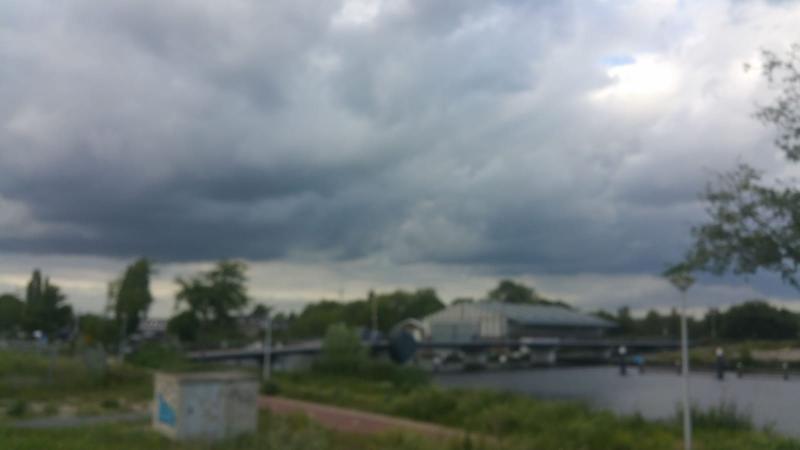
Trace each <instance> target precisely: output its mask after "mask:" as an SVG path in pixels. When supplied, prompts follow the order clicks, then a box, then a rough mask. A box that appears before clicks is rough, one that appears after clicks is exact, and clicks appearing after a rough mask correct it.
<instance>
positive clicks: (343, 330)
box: [312, 324, 429, 389]
mask: <svg viewBox="0 0 800 450" xmlns="http://www.w3.org/2000/svg"><path fill="white" fill-rule="evenodd" d="M312 371H313V372H315V373H316V374H318V375H320V376H338V377H354V378H359V379H366V380H371V381H387V382H390V383H392V385H394V386H396V387H400V388H404V389H407V388H412V387H415V386H421V385H425V384H427V383H428V381H429V376H428V374H427V373H425V372H424V371H422V370H419V369H417V368H414V367H408V366H399V365H397V364H394V363H392V362H390V361H382V360H375V359H372V358H370V357H369V356H368V355H367V352H366V349H365V348H364V346H363V345H362V344H361V339H360V338H359V337H358V334H357V333H356V332H355V331H353V330H351V329H348V328H347V327H346V326H344V325H341V324H339V325H333V326H331V327H330V328H328V332H327V334H326V335H325V340H324V341H323V344H322V353H321V355H320V357H319V359H318V360H317V361H316V362H315V363H314V365H313V366H312Z"/></svg>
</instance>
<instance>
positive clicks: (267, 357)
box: [261, 311, 272, 381]
mask: <svg viewBox="0 0 800 450" xmlns="http://www.w3.org/2000/svg"><path fill="white" fill-rule="evenodd" d="M261 369H262V371H261V381H267V380H269V377H270V375H271V373H272V319H271V318H270V316H269V311H267V314H266V315H265V316H264V360H263V361H262V365H261Z"/></svg>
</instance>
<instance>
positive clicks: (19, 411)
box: [6, 399, 28, 417]
mask: <svg viewBox="0 0 800 450" xmlns="http://www.w3.org/2000/svg"><path fill="white" fill-rule="evenodd" d="M27 412H28V402H26V401H25V400H20V399H17V400H14V401H13V402H11V404H10V405H8V408H6V414H8V416H9V417H22V416H24V415H25V414H26V413H27Z"/></svg>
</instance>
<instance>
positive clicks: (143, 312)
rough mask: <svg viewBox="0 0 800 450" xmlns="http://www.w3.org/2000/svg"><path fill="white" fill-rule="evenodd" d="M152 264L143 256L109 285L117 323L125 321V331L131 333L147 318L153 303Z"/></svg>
mask: <svg viewBox="0 0 800 450" xmlns="http://www.w3.org/2000/svg"><path fill="white" fill-rule="evenodd" d="M152 273H153V268H152V264H151V263H150V261H148V260H147V259H146V258H141V259H139V260H137V261H136V262H134V263H133V264H131V265H130V266H128V267H127V268H126V269H125V273H124V274H123V275H122V276H121V277H120V278H119V279H118V280H116V281H113V282H112V283H111V284H110V285H109V289H108V291H109V299H110V301H111V305H110V306H111V308H112V310H113V311H114V317H115V318H116V320H117V323H120V322H121V321H123V320H124V321H125V324H124V327H125V333H126V334H130V333H133V332H135V331H136V330H137V329H138V328H139V322H140V321H142V320H144V319H146V318H147V312H148V310H149V309H150V305H151V304H152V303H153V296H152V294H150V275H151V274H152Z"/></svg>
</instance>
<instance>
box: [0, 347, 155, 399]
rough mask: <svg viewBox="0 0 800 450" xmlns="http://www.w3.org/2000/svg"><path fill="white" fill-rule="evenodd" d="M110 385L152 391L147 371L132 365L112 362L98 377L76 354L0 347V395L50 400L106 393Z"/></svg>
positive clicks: (144, 394)
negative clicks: (2, 349)
mask: <svg viewBox="0 0 800 450" xmlns="http://www.w3.org/2000/svg"><path fill="white" fill-rule="evenodd" d="M51 371H52V372H51ZM51 373H52V375H53V376H52V378H51V377H50V374H51ZM109 389H113V390H117V391H118V392H127V393H130V394H131V395H133V396H136V397H148V396H149V395H151V394H152V390H151V383H150V375H149V374H148V373H147V372H145V371H142V370H140V369H136V368H133V367H131V366H127V365H111V366H110V367H109V368H108V370H107V371H106V372H105V374H104V376H103V377H101V378H98V377H96V376H94V375H93V373H92V368H91V367H87V365H86V364H84V362H83V361H82V359H81V358H79V357H69V356H63V355H59V356H56V357H52V356H50V355H47V354H39V353H37V352H12V351H0V398H12V399H14V398H16V399H27V400H31V401H33V400H48V401H52V400H56V399H59V398H65V397H74V396H80V397H81V398H91V397H92V396H102V397H105V396H106V395H107V394H104V392H106V391H108V390H109Z"/></svg>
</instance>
